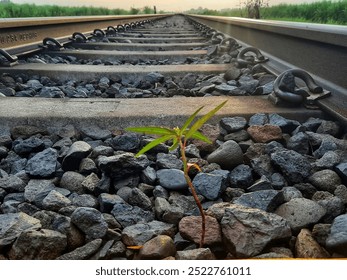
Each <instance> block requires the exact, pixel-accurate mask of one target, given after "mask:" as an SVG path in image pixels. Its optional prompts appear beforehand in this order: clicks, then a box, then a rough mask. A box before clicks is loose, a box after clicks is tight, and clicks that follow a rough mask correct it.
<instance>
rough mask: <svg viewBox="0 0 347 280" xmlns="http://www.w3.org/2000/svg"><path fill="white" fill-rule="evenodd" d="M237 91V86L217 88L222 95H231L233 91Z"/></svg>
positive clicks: (221, 85)
mask: <svg viewBox="0 0 347 280" xmlns="http://www.w3.org/2000/svg"><path fill="white" fill-rule="evenodd" d="M235 89H237V87H236V86H231V85H228V84H226V83H223V84H220V85H217V86H215V90H216V91H218V92H220V93H222V94H226V95H228V94H230V93H231V92H232V91H233V90H235Z"/></svg>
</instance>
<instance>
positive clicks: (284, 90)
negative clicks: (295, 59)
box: [269, 69, 331, 109]
mask: <svg viewBox="0 0 347 280" xmlns="http://www.w3.org/2000/svg"><path fill="white" fill-rule="evenodd" d="M295 78H299V79H301V80H302V81H303V82H304V83H305V84H306V86H303V87H298V86H297V84H296V81H295ZM330 95H331V92H330V91H327V90H324V89H323V88H322V87H320V86H319V85H317V84H316V83H315V81H314V80H313V78H312V76H311V75H310V74H308V73H307V72H306V71H304V70H301V69H290V70H287V71H284V72H283V73H282V74H280V75H279V76H278V77H277V78H276V80H275V82H274V92H273V93H272V94H270V95H269V99H270V100H271V101H272V102H274V103H275V104H276V105H301V104H303V105H304V106H305V107H307V108H312V109H315V108H316V105H315V101H316V100H319V99H322V98H326V97H328V96H330Z"/></svg>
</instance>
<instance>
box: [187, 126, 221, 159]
mask: <svg viewBox="0 0 347 280" xmlns="http://www.w3.org/2000/svg"><path fill="white" fill-rule="evenodd" d="M200 132H201V133H202V134H204V135H205V136H206V137H207V138H208V139H210V140H211V142H212V144H208V143H206V142H203V141H201V140H193V141H192V143H193V144H194V145H195V146H196V147H197V148H198V149H199V150H200V152H203V153H212V152H213V151H214V150H215V149H216V146H215V143H216V141H217V139H218V137H219V133H220V130H219V127H218V126H217V125H210V124H204V125H203V126H202V127H201V129H200Z"/></svg>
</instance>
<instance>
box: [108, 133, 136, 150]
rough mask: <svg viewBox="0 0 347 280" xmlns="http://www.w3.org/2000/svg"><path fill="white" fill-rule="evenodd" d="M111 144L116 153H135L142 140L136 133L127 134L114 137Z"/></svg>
mask: <svg viewBox="0 0 347 280" xmlns="http://www.w3.org/2000/svg"><path fill="white" fill-rule="evenodd" d="M110 144H111V147H112V148H113V149H114V150H116V151H125V152H134V151H135V150H136V149H138V148H139V146H140V138H139V136H138V135H137V134H136V133H125V134H123V135H118V136H116V137H114V138H113V139H112V140H111V142H110Z"/></svg>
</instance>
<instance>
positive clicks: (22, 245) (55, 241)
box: [9, 229, 67, 260]
mask: <svg viewBox="0 0 347 280" xmlns="http://www.w3.org/2000/svg"><path fill="white" fill-rule="evenodd" d="M66 245H67V241H66V235H64V234H61V233H60V232H57V231H53V230H49V229H41V230H40V231H35V230H28V231H24V232H22V233H21V234H20V235H19V237H18V238H17V240H16V242H15V243H14V244H13V246H12V248H11V250H10V252H9V258H10V259H11V260H54V259H56V258H57V257H59V256H60V255H61V253H62V252H64V250H65V248H66Z"/></svg>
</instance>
